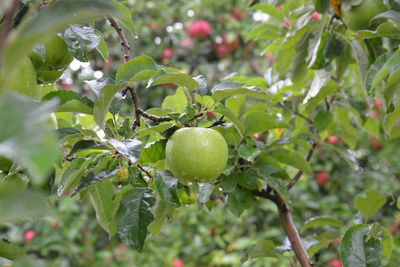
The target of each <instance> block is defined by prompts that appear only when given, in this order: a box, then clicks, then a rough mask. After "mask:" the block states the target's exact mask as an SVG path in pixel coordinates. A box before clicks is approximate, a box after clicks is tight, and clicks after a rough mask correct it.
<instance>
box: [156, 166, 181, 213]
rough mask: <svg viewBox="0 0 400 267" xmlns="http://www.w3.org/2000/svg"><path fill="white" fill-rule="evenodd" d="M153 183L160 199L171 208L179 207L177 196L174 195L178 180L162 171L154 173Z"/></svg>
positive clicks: (167, 172)
mask: <svg viewBox="0 0 400 267" xmlns="http://www.w3.org/2000/svg"><path fill="white" fill-rule="evenodd" d="M154 182H155V184H156V187H157V191H158V193H159V195H160V197H161V199H162V200H163V201H164V202H165V203H167V204H168V205H170V206H172V207H179V206H180V205H181V203H180V202H179V198H178V195H177V193H176V190H177V187H178V179H177V178H175V177H174V176H173V175H172V174H171V173H170V172H169V171H166V170H163V171H159V172H156V173H155V175H154Z"/></svg>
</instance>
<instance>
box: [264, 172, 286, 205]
mask: <svg viewBox="0 0 400 267" xmlns="http://www.w3.org/2000/svg"><path fill="white" fill-rule="evenodd" d="M263 178H264V179H265V181H266V182H267V184H268V185H269V186H271V187H272V188H273V189H274V190H275V191H276V192H277V193H278V194H279V195H280V196H281V198H282V199H283V200H284V201H285V203H288V202H289V191H288V190H287V188H286V183H285V181H283V180H282V179H279V178H275V177H273V176H266V177H263Z"/></svg>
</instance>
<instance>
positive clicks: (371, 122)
mask: <svg viewBox="0 0 400 267" xmlns="http://www.w3.org/2000/svg"><path fill="white" fill-rule="evenodd" d="M363 128H364V129H365V130H366V131H367V132H368V133H369V134H371V135H373V136H375V137H376V138H379V122H378V120H377V119H374V118H371V117H368V118H367V120H366V121H365V123H364V125H363Z"/></svg>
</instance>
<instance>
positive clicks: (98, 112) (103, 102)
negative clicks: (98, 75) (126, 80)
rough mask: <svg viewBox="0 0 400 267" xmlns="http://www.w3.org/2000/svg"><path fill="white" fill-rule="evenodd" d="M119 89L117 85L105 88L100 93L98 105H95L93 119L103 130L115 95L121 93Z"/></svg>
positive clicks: (109, 85)
mask: <svg viewBox="0 0 400 267" xmlns="http://www.w3.org/2000/svg"><path fill="white" fill-rule="evenodd" d="M119 89H120V88H119V87H118V86H117V85H113V84H108V85H106V86H104V87H103V88H102V89H101V91H100V94H99V98H98V100H97V102H96V104H95V105H94V109H93V118H94V120H95V122H96V123H97V125H99V126H100V128H101V129H103V130H104V127H105V118H106V116H107V113H108V109H109V108H110V105H111V102H112V100H113V98H114V95H115V94H116V93H117V92H118V91H119Z"/></svg>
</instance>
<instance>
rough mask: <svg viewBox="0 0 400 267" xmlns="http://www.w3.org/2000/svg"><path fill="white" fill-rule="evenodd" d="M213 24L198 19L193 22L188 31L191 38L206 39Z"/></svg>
mask: <svg viewBox="0 0 400 267" xmlns="http://www.w3.org/2000/svg"><path fill="white" fill-rule="evenodd" d="M210 32H211V25H210V23H208V21H206V20H198V21H196V22H194V23H193V24H191V25H190V26H189V27H188V29H187V33H188V35H189V36H190V37H191V38H197V39H204V38H206V37H208V35H210Z"/></svg>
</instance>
